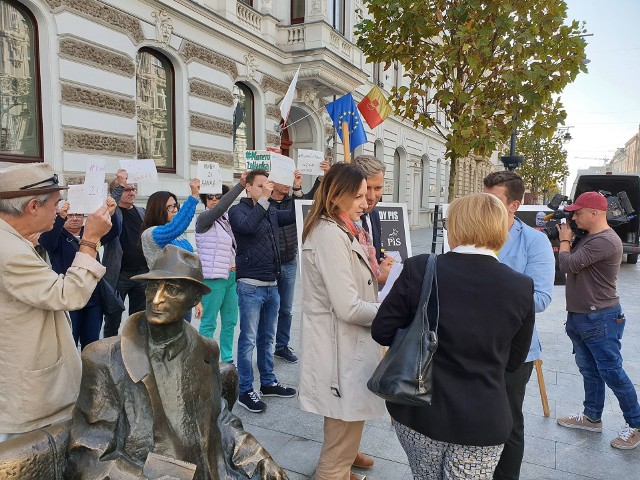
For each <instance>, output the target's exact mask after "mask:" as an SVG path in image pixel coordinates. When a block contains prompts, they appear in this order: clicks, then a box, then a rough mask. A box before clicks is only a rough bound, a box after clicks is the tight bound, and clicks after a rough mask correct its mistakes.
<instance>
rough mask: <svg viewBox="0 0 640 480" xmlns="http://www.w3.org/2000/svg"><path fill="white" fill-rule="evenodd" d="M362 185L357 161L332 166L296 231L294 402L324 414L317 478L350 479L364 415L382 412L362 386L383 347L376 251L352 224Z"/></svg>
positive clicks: (362, 199) (363, 204)
mask: <svg viewBox="0 0 640 480" xmlns="http://www.w3.org/2000/svg"><path fill="white" fill-rule="evenodd" d="M366 189H367V184H366V178H365V177H364V175H363V174H362V173H361V172H360V171H359V170H358V169H357V168H356V167H354V166H353V165H345V164H337V165H334V166H332V167H331V169H330V170H329V171H328V172H327V174H326V175H325V178H324V180H323V181H322V184H321V185H320V188H319V189H318V191H317V192H316V196H315V199H314V201H315V202H314V206H313V208H312V210H311V212H310V213H309V216H308V218H307V220H306V221H305V224H304V230H303V234H302V241H303V245H302V283H303V293H302V305H303V307H302V335H301V336H302V345H301V351H302V356H301V359H300V388H299V401H300V406H301V408H302V409H303V410H305V411H308V412H313V413H317V414H318V415H322V416H324V417H325V418H324V442H323V445H322V451H321V453H320V459H319V461H318V468H317V470H316V479H317V480H349V477H350V467H351V464H352V463H353V459H354V458H355V456H356V454H357V453H358V447H359V446H360V438H361V436H362V430H363V428H364V421H365V420H369V419H374V418H379V417H381V416H383V415H384V412H385V408H384V402H383V401H382V400H381V399H380V398H378V397H376V396H375V395H373V394H372V393H371V392H369V390H368V389H367V380H368V379H369V377H370V376H371V374H372V373H373V371H374V369H375V368H376V366H377V365H378V363H379V362H380V359H381V358H382V351H381V349H380V346H379V345H378V344H376V342H374V341H373V339H372V338H371V328H370V327H371V322H372V321H373V319H374V317H375V315H376V312H377V311H378V305H379V304H378V303H377V291H378V284H377V282H376V277H375V274H374V271H373V270H372V265H373V268H377V260H376V257H375V249H374V251H373V252H371V251H370V248H367V246H368V243H370V242H367V240H368V239H367V238H366V235H367V234H366V233H365V232H363V231H362V230H361V229H360V227H359V226H357V225H356V224H355V222H356V221H357V220H359V218H360V215H361V214H362V212H363V210H364V209H365V208H366V206H367V202H366V200H365V193H366ZM363 245H364V248H363ZM371 248H373V247H372V246H371ZM367 252H368V253H369V255H368V254H367Z"/></svg>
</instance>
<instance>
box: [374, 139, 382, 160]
mask: <svg viewBox="0 0 640 480" xmlns="http://www.w3.org/2000/svg"><path fill="white" fill-rule="evenodd" d="M373 156H374V157H376V158H377V159H378V160H380V161H381V162H382V163H384V145H383V144H382V142H381V141H380V140H376V141H375V142H374V144H373Z"/></svg>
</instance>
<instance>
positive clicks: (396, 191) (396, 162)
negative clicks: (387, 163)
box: [393, 150, 400, 202]
mask: <svg viewBox="0 0 640 480" xmlns="http://www.w3.org/2000/svg"><path fill="white" fill-rule="evenodd" d="M393 201H394V202H399V201H400V152H398V150H396V151H395V152H393Z"/></svg>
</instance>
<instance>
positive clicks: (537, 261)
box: [498, 218, 556, 362]
mask: <svg viewBox="0 0 640 480" xmlns="http://www.w3.org/2000/svg"><path fill="white" fill-rule="evenodd" d="M498 260H500V262H502V263H504V264H505V265H508V266H509V267H511V268H512V269H513V270H515V271H516V272H520V273H523V274H525V275H527V276H528V277H531V279H532V280H533V290H534V291H533V302H534V305H535V310H536V313H539V312H542V311H544V310H545V309H546V308H547V307H548V306H549V304H550V303H551V294H552V292H553V280H554V278H555V264H556V262H555V258H554V256H553V249H552V248H551V243H550V242H549V239H548V238H547V237H546V235H545V234H544V233H542V232H539V231H537V230H536V229H534V228H531V227H530V226H529V225H527V224H526V223H524V222H523V221H522V220H520V219H518V218H516V219H515V221H514V222H513V225H512V226H511V229H510V230H509V238H507V242H506V243H505V244H504V246H503V247H502V248H501V249H500V251H499V252H498ZM541 351H542V347H541V346H540V340H539V338H538V332H537V330H536V328H535V327H534V329H533V336H532V337H531V347H530V348H529V355H527V359H526V361H527V362H531V361H533V360H538V359H539V358H540V352H541Z"/></svg>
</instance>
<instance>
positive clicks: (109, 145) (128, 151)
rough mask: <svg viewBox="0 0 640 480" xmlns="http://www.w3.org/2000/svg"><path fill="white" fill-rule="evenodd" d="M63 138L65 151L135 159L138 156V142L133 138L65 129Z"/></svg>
mask: <svg viewBox="0 0 640 480" xmlns="http://www.w3.org/2000/svg"><path fill="white" fill-rule="evenodd" d="M62 136H63V148H64V149H65V150H76V151H88V152H101V153H106V154H114V155H123V156H126V157H134V156H135V154H136V140H135V139H134V138H131V137H125V136H121V135H114V134H109V135H107V134H103V133H98V132H90V131H83V130H75V129H74V130H71V129H63V130H62Z"/></svg>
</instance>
